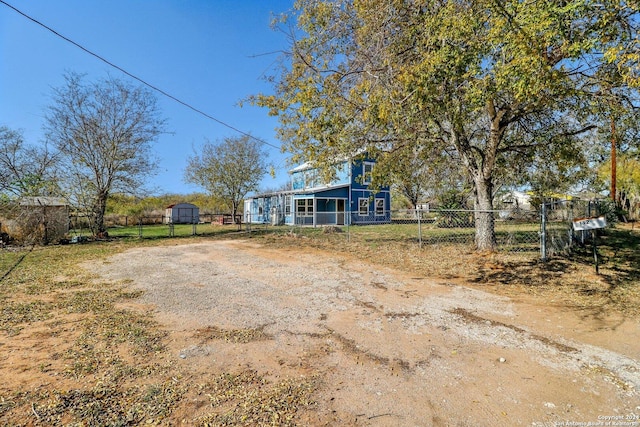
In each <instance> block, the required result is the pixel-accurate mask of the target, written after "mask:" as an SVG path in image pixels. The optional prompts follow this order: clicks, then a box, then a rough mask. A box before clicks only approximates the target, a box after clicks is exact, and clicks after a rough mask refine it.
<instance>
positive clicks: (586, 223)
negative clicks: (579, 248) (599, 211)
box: [573, 216, 607, 273]
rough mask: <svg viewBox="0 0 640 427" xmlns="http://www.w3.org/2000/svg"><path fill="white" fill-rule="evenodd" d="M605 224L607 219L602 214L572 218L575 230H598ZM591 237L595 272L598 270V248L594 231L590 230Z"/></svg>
mask: <svg viewBox="0 0 640 427" xmlns="http://www.w3.org/2000/svg"><path fill="white" fill-rule="evenodd" d="M606 226H607V219H606V218H605V217H604V216H599V217H594V218H576V219H574V220H573V229H574V230H575V231H582V232H583V233H584V232H585V231H589V230H598V229H600V228H605V227H606ZM592 238H593V262H594V263H595V264H596V273H599V271H598V248H597V246H596V233H595V232H592Z"/></svg>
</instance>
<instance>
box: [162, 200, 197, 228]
mask: <svg viewBox="0 0 640 427" xmlns="http://www.w3.org/2000/svg"><path fill="white" fill-rule="evenodd" d="M199 221H200V208H198V207H197V206H196V205H192V204H191V203H176V204H174V205H169V206H167V208H166V209H165V214H164V222H165V224H197V223H198V222H199Z"/></svg>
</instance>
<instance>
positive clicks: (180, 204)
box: [167, 203, 198, 209]
mask: <svg viewBox="0 0 640 427" xmlns="http://www.w3.org/2000/svg"><path fill="white" fill-rule="evenodd" d="M175 207H179V208H196V209H198V207H197V206H196V205H194V204H193V203H174V204H172V205H169V206H167V209H172V208H175Z"/></svg>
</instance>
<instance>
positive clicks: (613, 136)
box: [611, 118, 617, 203]
mask: <svg viewBox="0 0 640 427" xmlns="http://www.w3.org/2000/svg"><path fill="white" fill-rule="evenodd" d="M616 151H617V149H616V122H615V121H614V120H613V118H611V200H613V201H614V203H615V201H616Z"/></svg>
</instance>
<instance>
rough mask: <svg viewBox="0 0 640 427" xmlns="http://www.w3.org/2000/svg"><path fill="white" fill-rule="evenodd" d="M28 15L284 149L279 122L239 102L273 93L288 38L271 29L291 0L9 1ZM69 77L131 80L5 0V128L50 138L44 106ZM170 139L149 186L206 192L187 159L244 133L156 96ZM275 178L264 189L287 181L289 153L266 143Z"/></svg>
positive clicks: (1, 103)
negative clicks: (186, 176) (188, 174)
mask: <svg viewBox="0 0 640 427" xmlns="http://www.w3.org/2000/svg"><path fill="white" fill-rule="evenodd" d="M5 1H6V2H7V3H9V4H10V5H12V6H14V7H15V8H16V9H19V10H20V11H22V12H23V13H25V14H27V15H29V16H31V17H32V18H34V19H36V20H38V21H40V22H42V23H43V24H45V25H47V26H49V27H51V28H52V29H54V30H55V31H57V32H58V33H60V34H62V35H64V36H65V37H67V38H69V39H71V40H73V41H74V42H76V43H78V44H80V45H82V46H83V47H85V48H87V49H88V50H91V51H92V52H94V53H96V54H98V55H100V56H102V57H103V58H105V59H107V60H108V61H110V62H112V63H114V64H116V65H118V66H119V67H121V68H123V69H125V70H126V71H128V72H129V73H131V74H133V75H135V76H137V77H139V78H141V79H143V80H145V81H146V82H148V83H150V84H152V85H154V86H157V87H159V88H161V89H162V90H164V91H165V92H168V93H169V94H171V95H172V96H175V97H176V98H179V99H180V100H182V101H184V102H186V103H188V104H190V105H192V106H194V107H195V108H198V109H200V110H202V111H204V112H206V113H207V114H209V115H211V116H213V117H215V118H216V119H218V120H220V121H223V122H225V123H228V124H229V125H231V126H233V127H235V128H238V129H240V130H242V131H244V132H247V133H251V134H252V135H254V136H256V137H258V138H260V139H263V140H265V141H267V142H268V143H269V144H271V145H275V146H278V147H279V146H280V145H281V142H280V141H278V140H277V139H276V134H275V127H276V126H277V120H276V119H275V118H273V117H269V116H268V114H267V110H266V109H262V108H258V107H252V106H247V105H244V106H243V107H239V106H238V103H239V101H240V100H242V99H244V98H245V97H247V96H249V95H252V94H256V93H259V92H267V93H268V92H270V91H271V90H272V88H271V86H270V85H269V84H267V83H265V82H264V80H263V77H264V76H265V75H269V74H273V73H274V71H275V68H274V67H275V61H276V60H277V54H268V53H269V52H274V51H280V50H283V49H285V48H286V47H287V40H286V37H285V36H284V35H283V34H282V33H280V32H277V31H273V30H272V29H271V28H270V26H269V24H270V22H271V17H272V16H273V14H280V13H282V12H286V11H287V10H289V9H290V8H291V6H292V3H293V0H286V1H285V0H277V1H274V0H270V1H261V0H209V1H206V0H191V1H185V0H182V1H179V0H158V1H151V0H109V1H98V0H59V1H51V0H5ZM66 71H73V72H77V73H83V74H86V80H87V81H95V80H98V79H101V78H105V77H107V76H108V75H111V76H113V77H117V78H122V79H124V80H129V81H131V82H132V83H134V84H139V83H138V82H135V81H133V80H131V79H130V78H129V77H127V76H126V75H125V74H123V73H121V72H120V71H118V70H116V69H114V68H111V67H110V66H108V65H107V64H105V63H104V62H101V61H100V60H98V59H97V58H94V57H93V56H91V55H89V54H87V53H85V52H83V51H82V50H80V49H79V48H77V47H75V46H73V45H72V44H70V43H69V42H67V41H65V40H63V39H61V38H59V37H57V36H55V35H54V34H53V33H51V32H49V31H48V30H46V29H44V28H42V27H40V26H39V25H37V24H35V23H33V22H32V21H30V20H28V19H26V18H25V17H23V16H21V15H19V14H18V13H16V12H15V11H14V10H12V9H10V8H9V7H7V6H6V5H4V4H2V3H0V125H3V126H8V127H9V128H11V129H14V130H22V131H23V134H24V136H25V140H26V142H27V143H29V144H38V143H41V142H42V140H43V134H42V125H43V115H44V110H45V109H46V107H47V105H50V103H51V93H52V90H51V88H52V87H59V86H61V85H62V84H63V81H64V80H63V75H64V73H65V72H66ZM156 96H157V98H158V101H159V105H160V108H161V111H162V114H163V116H164V117H165V118H166V119H167V122H168V126H167V127H168V130H169V131H171V132H172V133H171V134H166V135H162V136H161V137H160V138H159V140H158V142H157V143H156V145H155V149H156V152H157V155H158V157H159V158H160V168H159V171H158V174H157V175H156V176H155V177H154V178H153V179H152V180H151V181H150V182H149V187H153V188H155V193H156V194H163V193H180V194H188V193H192V192H196V191H199V192H201V191H203V190H202V189H200V188H198V187H195V186H192V185H188V184H186V183H184V180H183V171H184V168H185V166H186V159H187V157H188V156H189V155H191V154H193V152H194V151H193V150H194V147H195V149H196V150H197V149H198V147H200V146H201V145H202V144H203V143H204V141H205V138H208V139H210V140H217V139H221V138H224V137H228V136H239V134H237V133H236V132H234V131H233V130H231V129H229V128H227V127H225V126H223V125H221V124H219V123H216V122H215V121H212V120H210V119H207V118H205V117H203V116H201V115H199V114H197V113H196V112H194V111H192V110H189V109H188V108H186V107H184V106H182V105H180V104H178V103H176V102H175V101H172V100H170V99H169V98H166V97H165V96H163V95H161V94H156ZM264 148H265V150H266V151H267V152H268V153H269V158H268V160H269V161H270V162H271V163H273V164H274V166H275V168H276V177H275V178H272V177H270V176H268V175H267V176H265V178H264V180H263V182H262V188H263V189H266V188H270V189H272V188H277V187H280V186H281V185H282V184H283V183H284V182H286V180H287V179H288V175H287V172H286V171H287V164H286V155H284V154H281V153H280V152H279V150H277V149H275V148H273V147H270V146H268V145H265V147H264Z"/></svg>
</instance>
